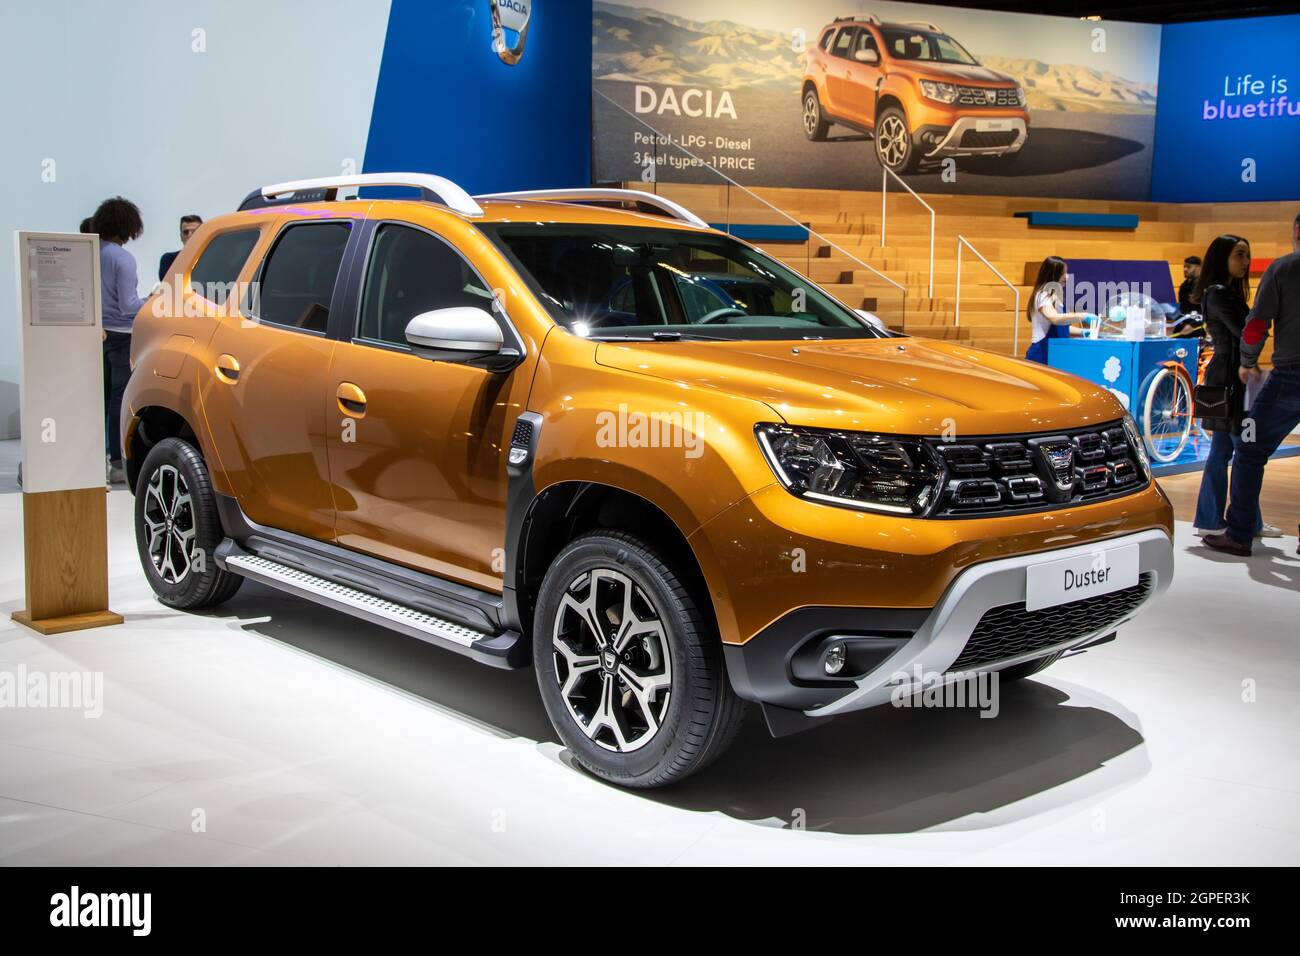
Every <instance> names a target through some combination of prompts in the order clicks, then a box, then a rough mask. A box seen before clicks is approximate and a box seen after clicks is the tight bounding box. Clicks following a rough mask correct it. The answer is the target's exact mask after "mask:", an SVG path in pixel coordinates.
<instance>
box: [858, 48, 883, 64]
mask: <svg viewBox="0 0 1300 956" xmlns="http://www.w3.org/2000/svg"><path fill="white" fill-rule="evenodd" d="M853 59H855V60H857V61H858V62H859V63H872V64H874V63H879V62H880V54H879V53H877V52H876V51H875V50H858V51H857V52H856V53H854V54H853Z"/></svg>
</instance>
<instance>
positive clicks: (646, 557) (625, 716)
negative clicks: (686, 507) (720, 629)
mask: <svg viewBox="0 0 1300 956" xmlns="http://www.w3.org/2000/svg"><path fill="white" fill-rule="evenodd" d="M533 663H534V665H535V667H536V670H537V683H538V688H539V689H540V691H541V695H542V701H543V703H544V704H545V705H546V711H547V714H548V715H549V716H550V718H551V723H552V724H553V725H554V726H555V729H556V731H557V732H558V733H559V735H560V738H561V739H562V740H563V741H564V744H565V746H567V747H568V748H569V751H570V752H571V753H572V754H573V756H574V758H575V759H576V760H577V762H578V763H579V764H580V765H581V766H582V767H583V768H585V769H586V770H588V771H589V772H591V773H592V774H594V775H596V776H597V777H600V778H602V779H605V780H609V781H611V782H613V783H617V784H621V785H622V786H626V787H640V788H649V787H659V786H663V785H665V784H669V783H673V782H676V781H678V780H681V779H683V778H685V777H686V776H688V775H690V774H692V773H695V772H696V771H698V770H700V769H702V768H703V767H705V766H706V765H708V764H709V763H711V762H712V761H713V760H714V759H716V758H717V756H718V755H719V754H721V753H722V751H723V750H725V749H726V747H727V746H728V745H729V744H730V743H731V741H732V740H733V739H734V737H735V735H736V732H737V730H738V729H739V727H740V723H741V720H742V719H743V717H744V702H743V701H742V700H740V698H738V697H736V695H735V693H734V692H733V691H732V689H731V685H730V683H729V682H728V680H727V675H726V671H725V669H724V665H723V661H722V653H721V647H720V646H719V644H718V640H717V637H716V635H715V634H714V632H713V629H712V628H711V627H710V626H709V624H708V623H707V620H706V618H705V616H704V615H703V614H702V613H701V612H700V609H699V607H698V606H697V605H696V603H695V601H694V600H693V598H692V596H691V594H690V592H689V591H688V589H687V588H686V587H685V586H684V584H683V583H682V580H681V578H679V577H678V575H677V573H676V572H674V570H673V569H672V567H671V566H670V565H669V564H668V563H667V562H666V561H664V559H663V558H661V557H660V555H659V554H658V553H657V552H656V551H655V550H654V549H653V548H652V547H650V546H649V545H647V544H645V543H644V542H642V541H640V540H639V539H637V538H635V537H633V536H632V535H629V534H624V533H622V532H617V531H598V532H593V533H590V534H587V535H583V536H582V537H579V538H577V539H575V540H574V541H572V542H571V543H570V544H569V545H568V546H567V547H565V549H564V550H563V551H561V552H560V554H559V556H558V557H557V558H556V559H555V561H554V562H553V563H552V565H551V567H550V570H549V571H548V572H547V573H546V577H545V580H544V581H543V582H542V587H541V597H540V598H539V600H538V603H537V611H536V615H535V618H534V626H533Z"/></svg>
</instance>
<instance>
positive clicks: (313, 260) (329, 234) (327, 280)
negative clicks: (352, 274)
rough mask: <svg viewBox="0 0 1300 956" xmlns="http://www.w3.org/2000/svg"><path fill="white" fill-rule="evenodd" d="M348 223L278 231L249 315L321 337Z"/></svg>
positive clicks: (325, 223) (327, 319) (294, 227)
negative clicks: (251, 313) (257, 298)
mask: <svg viewBox="0 0 1300 956" xmlns="http://www.w3.org/2000/svg"><path fill="white" fill-rule="evenodd" d="M351 231H352V224H351V223H347V222H319V223H317V222H313V223H306V224H303V225H296V226H290V227H289V228H288V229H286V230H285V231H284V233H283V234H282V235H281V236H280V238H279V239H278V240H276V243H275V246H274V247H273V248H272V249H271V254H270V257H269V258H268V259H267V261H266V264H265V266H263V268H262V281H261V287H260V288H259V290H258V292H259V293H260V296H259V300H260V301H259V302H258V304H257V306H256V307H255V308H254V310H253V311H254V313H255V314H256V315H257V317H258V318H260V319H261V320H262V321H263V322H273V323H275V324H276V325H287V326H289V327H291V328H296V329H304V330H306V331H309V332H320V333H324V332H325V328H326V326H327V325H328V324H329V315H330V299H332V298H333V296H334V280H335V279H337V278H338V274H339V263H341V262H342V261H343V250H344V248H346V246H347V244H348V235H349V233H351Z"/></svg>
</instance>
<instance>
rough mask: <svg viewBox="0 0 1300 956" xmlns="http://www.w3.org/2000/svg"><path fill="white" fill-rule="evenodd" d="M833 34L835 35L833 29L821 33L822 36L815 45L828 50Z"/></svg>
mask: <svg viewBox="0 0 1300 956" xmlns="http://www.w3.org/2000/svg"><path fill="white" fill-rule="evenodd" d="M834 35H835V31H834V30H827V31H826V32H825V33H823V34H822V38H821V39H820V40H818V41H817V45H818V46H819V47H821V48H822V49H823V50H829V49H830V48H831V37H833V36H834Z"/></svg>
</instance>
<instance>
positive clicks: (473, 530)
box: [325, 222, 531, 591]
mask: <svg viewBox="0 0 1300 956" xmlns="http://www.w3.org/2000/svg"><path fill="white" fill-rule="evenodd" d="M375 230H376V231H375V234H374V238H373V240H372V242H371V243H370V252H369V261H368V263H367V265H366V271H365V275H364V277H363V279H362V285H361V303H360V308H359V310H358V315H357V318H356V328H355V330H354V332H353V334H352V335H351V336H347V335H345V336H344V337H343V341H340V342H339V343H338V346H337V348H336V349H335V352H334V356H333V361H332V363H331V366H330V373H329V380H328V389H327V392H328V394H327V395H326V398H325V417H326V418H327V419H328V423H329V428H328V432H329V437H328V449H329V465H330V477H331V479H332V483H333V487H334V499H335V502H336V504H337V508H338V515H337V524H336V529H337V540H338V543H339V544H340V545H343V546H345V547H348V548H352V549H354V550H357V551H363V552H365V553H367V554H372V555H375V556H376V557H380V558H383V559H385V560H388V561H393V562H397V563H399V564H404V565H406V566H408V567H412V568H415V569H417V570H420V571H424V572H426V573H430V574H435V575H438V576H440V577H445V578H450V579H453V580H457V581H460V582H462V583H465V584H469V585H472V586H474V587H478V588H481V589H484V590H490V591H500V590H501V585H502V575H503V561H504V553H503V551H502V548H503V546H504V542H505V512H506V486H507V476H506V467H505V456H506V454H507V449H508V446H509V443H510V430H511V429H512V428H513V427H514V421H515V418H516V417H517V416H518V414H519V412H520V411H521V408H520V407H518V406H517V404H512V401H511V399H510V396H511V394H512V392H514V391H516V386H517V385H522V387H523V388H526V380H522V379H521V381H520V382H516V378H517V376H524V375H528V374H531V371H530V369H531V366H527V367H521V368H520V369H516V370H515V371H514V372H506V373H493V372H488V371H485V370H483V369H479V368H473V367H471V366H468V365H458V364H453V363H450V362H434V361H430V360H429V359H425V358H421V357H419V356H417V355H415V354H413V353H412V352H411V350H410V348H409V346H408V345H407V342H406V336H405V334H404V333H405V330H406V324H407V323H408V322H409V321H410V320H411V319H412V318H414V317H415V316H416V315H418V314H420V313H422V312H428V311H432V310H434V309H441V308H450V307H454V306H472V307H477V308H482V309H485V310H487V311H489V312H492V311H493V298H492V293H491V291H489V288H488V286H487V284H486V283H485V282H484V281H483V280H482V279H481V278H480V277H479V275H478V273H477V272H476V271H475V270H474V269H473V267H472V266H471V265H470V264H469V263H468V262H467V261H466V259H465V258H464V257H462V256H461V254H460V253H459V252H458V251H457V250H456V249H455V248H454V247H453V246H452V245H451V244H449V243H448V242H447V241H446V240H444V239H443V238H441V237H439V236H437V235H435V234H434V233H432V232H430V231H427V230H425V229H422V228H418V227H415V226H410V225H405V224H401V223H391V222H386V223H380V224H379V225H378V226H377V227H375ZM498 319H500V316H499V314H498Z"/></svg>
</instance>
